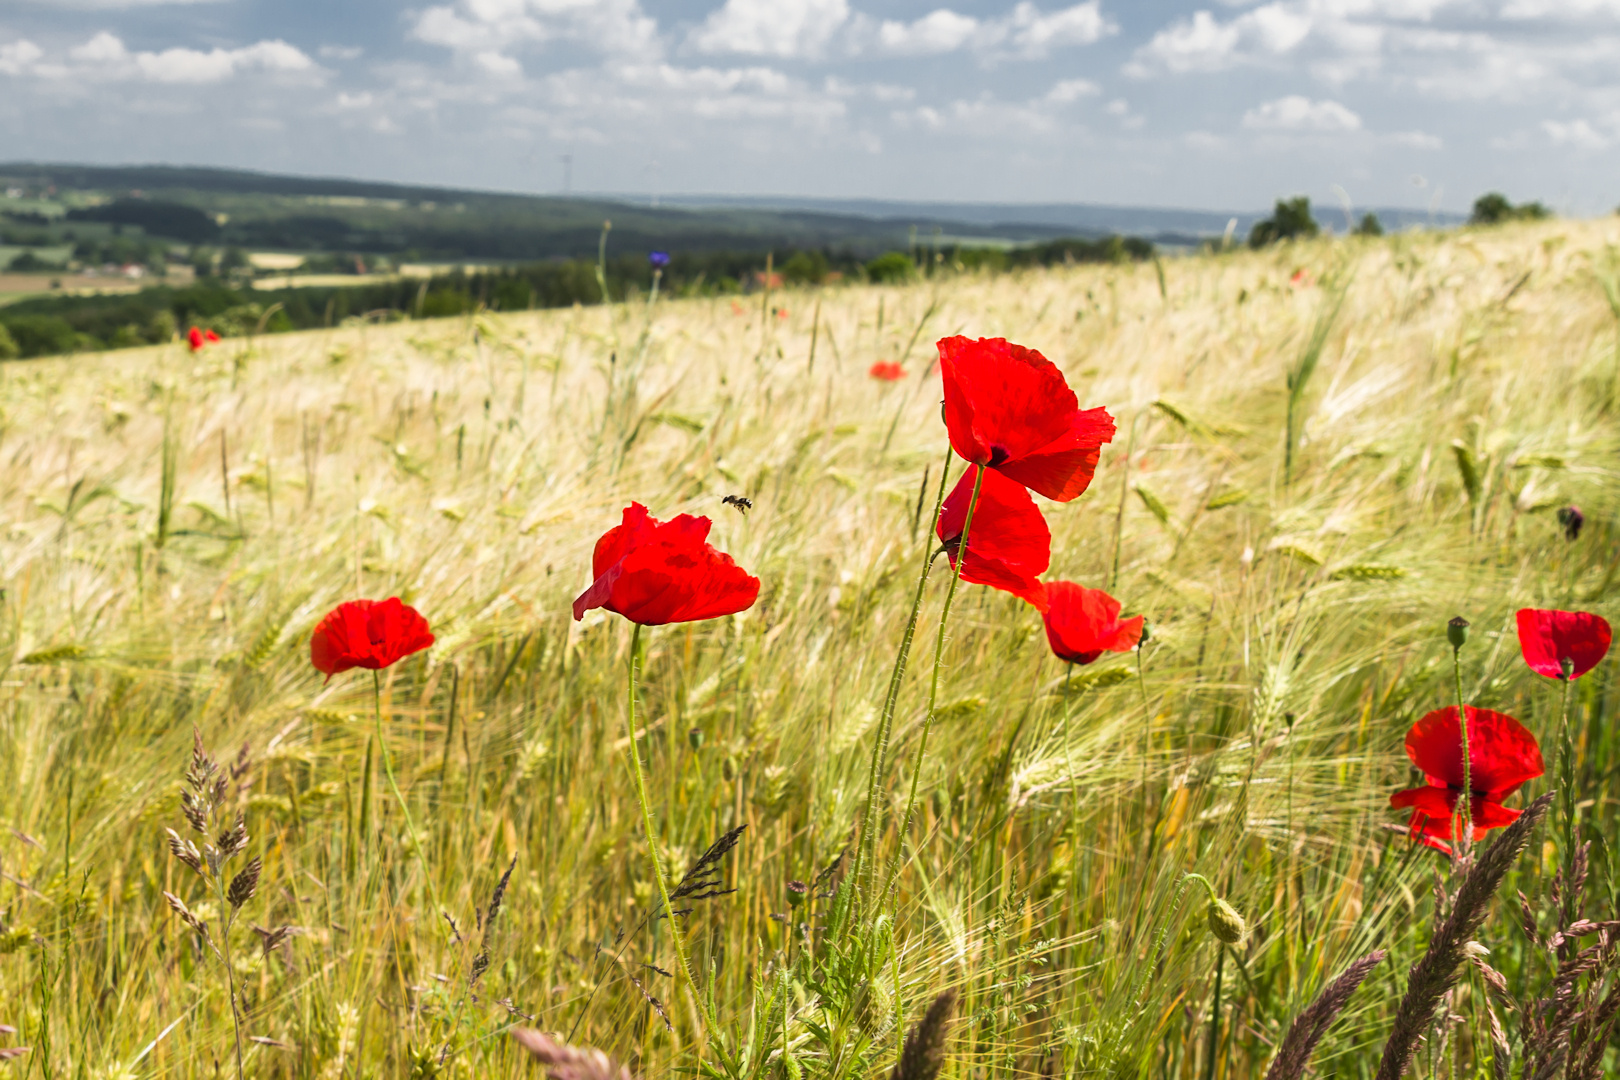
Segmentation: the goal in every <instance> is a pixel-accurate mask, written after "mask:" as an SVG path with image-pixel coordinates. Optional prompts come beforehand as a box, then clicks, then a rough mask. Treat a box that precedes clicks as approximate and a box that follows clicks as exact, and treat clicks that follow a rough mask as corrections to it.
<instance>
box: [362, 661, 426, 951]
mask: <svg viewBox="0 0 1620 1080" xmlns="http://www.w3.org/2000/svg"><path fill="white" fill-rule="evenodd" d="M371 690H372V699H371V701H372V706H373V711H374V713H375V715H376V720H377V748H378V749H379V750H381V751H382V760H383V772H384V773H386V774H387V775H388V787H389V790H391V791H392V792H393V793H394V798H395V800H397V801H398V802H399V810H400V813H402V814H404V815H405V831H406V833H407V834H408V835H409V836H410V838H411V850H412V851H414V852H416V865H417V866H418V867H420V868H421V871H422V880H423V881H424V882H426V883H427V889H428V896H429V897H430V898H431V899H432V901H433V916H434V920H435V921H437V920H438V916H439V913H440V912H442V911H443V910H444V908H443V907H442V906H440V904H439V889H438V886H436V885H434V883H433V875H432V874H431V873H430V872H429V871H428V864H427V856H425V855H423V854H422V838H421V837H420V836H419V835H417V832H416V822H415V820H414V819H412V817H411V808H410V805H409V804H408V803H406V802H405V795H404V793H403V792H401V791H400V790H399V781H397V780H395V779H394V759H393V757H392V756H391V755H390V754H389V753H388V740H387V739H385V738H383V722H382V674H381V672H378V671H373V672H372V673H371Z"/></svg>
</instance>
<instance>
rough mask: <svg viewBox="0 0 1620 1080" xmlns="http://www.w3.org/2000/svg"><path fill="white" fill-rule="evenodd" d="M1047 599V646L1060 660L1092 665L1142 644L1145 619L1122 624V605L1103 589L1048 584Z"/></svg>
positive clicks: (1072, 583)
mask: <svg viewBox="0 0 1620 1080" xmlns="http://www.w3.org/2000/svg"><path fill="white" fill-rule="evenodd" d="M969 546H970V547H971V546H972V545H971V544H970V545H969ZM1046 599H1047V602H1048V607H1047V609H1046V612H1045V614H1043V615H1042V616H1041V618H1042V619H1043V620H1044V621H1045V623H1046V640H1047V643H1048V644H1050V645H1051V646H1052V651H1053V652H1054V653H1056V654H1057V657H1058V659H1059V660H1066V661H1068V662H1069V663H1071V664H1089V663H1091V662H1092V661H1093V660H1095V659H1097V657H1099V656H1101V655H1102V654H1103V653H1105V652H1130V651H1131V650H1132V649H1134V648H1136V646H1137V644H1138V643H1139V642H1140V641H1141V640H1142V625H1143V623H1144V621H1145V617H1144V616H1141V615H1137V616H1136V617H1134V618H1130V619H1126V620H1124V621H1123V622H1122V621H1121V620H1120V617H1119V609H1120V603H1119V601H1118V600H1115V599H1114V598H1113V597H1112V596H1109V595H1108V594H1107V593H1106V592H1104V591H1103V590H1101V589H1087V588H1085V587H1084V586H1081V585H1076V584H1075V583H1074V582H1072V581H1048V582H1047V583H1046Z"/></svg>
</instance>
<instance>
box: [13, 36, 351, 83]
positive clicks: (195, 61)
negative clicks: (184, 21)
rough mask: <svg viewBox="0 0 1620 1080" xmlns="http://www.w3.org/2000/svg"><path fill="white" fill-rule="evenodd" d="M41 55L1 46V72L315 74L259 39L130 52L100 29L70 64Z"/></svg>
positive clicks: (178, 77)
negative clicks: (233, 45)
mask: <svg viewBox="0 0 1620 1080" xmlns="http://www.w3.org/2000/svg"><path fill="white" fill-rule="evenodd" d="M44 55H45V54H44V52H43V50H41V49H40V48H39V46H37V45H35V44H34V43H33V42H30V41H19V42H17V43H15V44H14V45H9V46H0V72H4V73H6V74H10V75H19V74H23V73H25V72H32V73H34V74H38V75H45V76H49V77H53V78H54V77H62V76H68V75H72V76H77V77H79V78H82V79H86V80H92V81H117V80H123V79H138V80H142V81H145V82H154V83H215V82H220V81H222V80H225V79H229V78H232V77H233V76H236V75H241V74H246V73H249V72H266V73H270V74H291V73H309V74H316V75H318V74H319V68H317V67H316V65H315V61H313V60H311V59H310V58H309V57H308V56H307V55H306V54H305V53H304V52H303V51H302V50H300V49H298V48H297V47H296V46H293V45H289V44H287V43H286V42H285V41H280V40H276V41H259V42H255V43H254V44H252V45H246V46H243V47H242V48H239V49H219V48H215V49H210V50H209V51H207V52H203V51H201V50H198V49H187V48H179V47H176V48H171V49H164V50H162V51H161V52H131V51H130V50H129V49H128V48H126V47H125V45H124V42H123V41H122V40H121V39H120V38H119V37H118V36H117V35H115V34H111V33H108V32H107V31H105V30H103V31H101V32H100V33H98V34H96V35H95V36H94V37H92V38H91V39H90V40H89V41H86V42H85V43H84V44H82V45H77V46H75V47H73V48H71V49H69V50H68V53H67V56H68V59H69V60H70V61H71V64H69V65H62V64H59V63H53V64H41V63H39V61H40V60H41V59H42V58H43V57H44Z"/></svg>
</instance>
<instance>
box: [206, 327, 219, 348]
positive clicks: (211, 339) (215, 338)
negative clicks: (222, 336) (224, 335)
mask: <svg viewBox="0 0 1620 1080" xmlns="http://www.w3.org/2000/svg"><path fill="white" fill-rule="evenodd" d="M203 337H204V338H206V339H207V340H208V344H210V345H212V344H213V343H214V342H216V341H218V340H219V335H218V334H216V333H215V332H214V331H212V330H205V331H203Z"/></svg>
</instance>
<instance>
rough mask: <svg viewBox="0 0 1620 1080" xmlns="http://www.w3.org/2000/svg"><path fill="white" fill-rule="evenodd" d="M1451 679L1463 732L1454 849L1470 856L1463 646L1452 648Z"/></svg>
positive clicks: (1471, 820) (1469, 772)
mask: <svg viewBox="0 0 1620 1080" xmlns="http://www.w3.org/2000/svg"><path fill="white" fill-rule="evenodd" d="M1451 677H1452V681H1453V682H1454V683H1455V684H1456V689H1457V727H1458V729H1459V730H1460V731H1461V732H1462V767H1463V784H1462V786H1463V789H1462V794H1461V795H1459V796H1458V798H1457V809H1458V812H1457V814H1456V815H1455V816H1456V817H1457V818H1459V819H1461V822H1462V824H1461V825H1458V824H1457V823H1456V822H1455V821H1454V822H1453V823H1452V829H1451V837H1452V847H1453V848H1454V849H1455V850H1456V852H1457V854H1458V855H1466V854H1468V847H1469V845H1470V844H1471V843H1472V842H1473V839H1474V812H1473V809H1472V807H1471V806H1470V805H1469V804H1470V803H1471V802H1473V797H1474V776H1473V759H1472V758H1470V757H1469V756H1468V706H1467V705H1466V704H1464V703H1463V689H1462V646H1461V645H1454V646H1452V648H1451Z"/></svg>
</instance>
